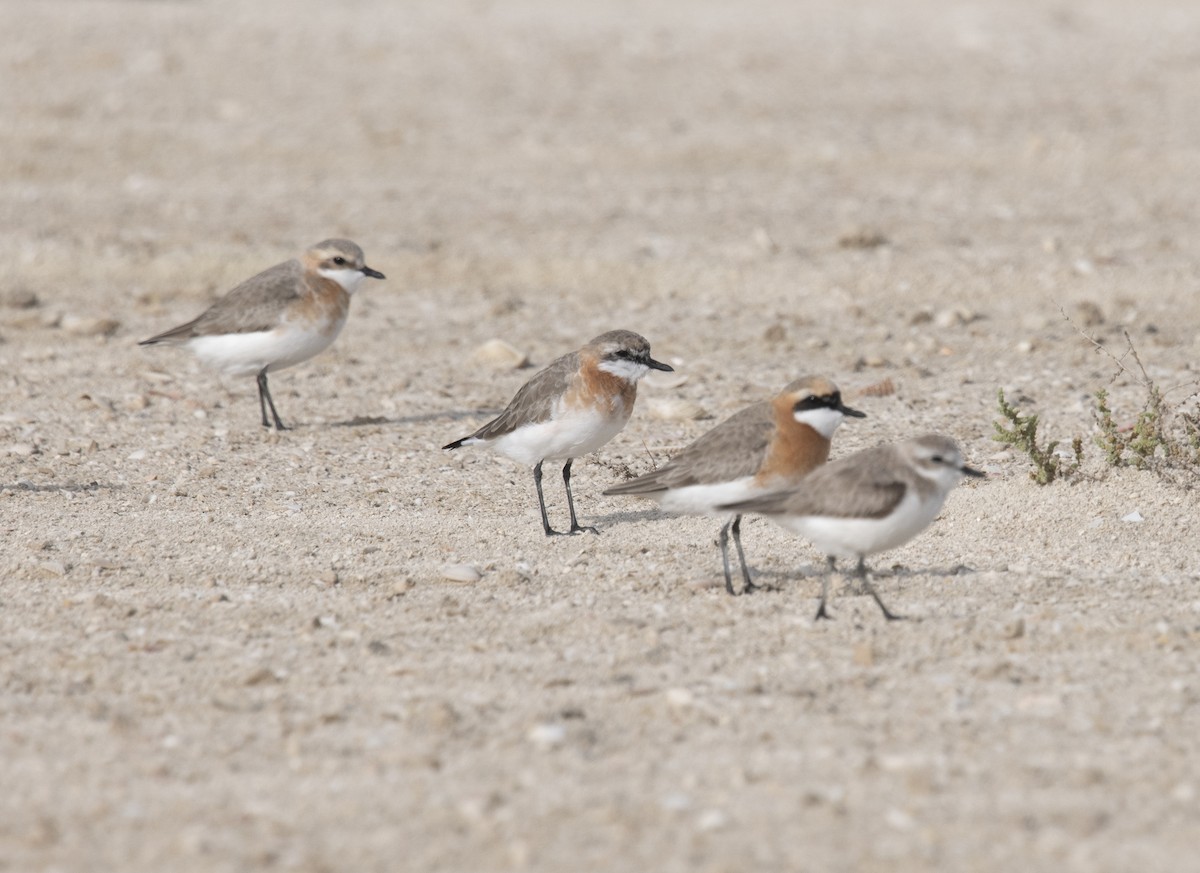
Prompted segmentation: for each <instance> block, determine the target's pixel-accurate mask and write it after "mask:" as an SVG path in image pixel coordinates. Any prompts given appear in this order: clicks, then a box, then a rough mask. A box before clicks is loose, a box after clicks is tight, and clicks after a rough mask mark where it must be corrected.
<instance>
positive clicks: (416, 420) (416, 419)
mask: <svg viewBox="0 0 1200 873" xmlns="http://www.w3.org/2000/svg"><path fill="white" fill-rule="evenodd" d="M501 412H503V410H501V409H447V410H443V411H441V412H422V413H419V414H417V415H401V416H399V417H396V418H389V417H388V416H386V415H356V416H354V418H348V419H346V420H345V421H331V422H329V423H328V424H327V425H325V426H326V427H368V426H370V425H381V424H386V425H406V424H427V423H429V422H431V421H462V420H463V419H466V418H495V417H496V416H497V415H499V414H500V413H501Z"/></svg>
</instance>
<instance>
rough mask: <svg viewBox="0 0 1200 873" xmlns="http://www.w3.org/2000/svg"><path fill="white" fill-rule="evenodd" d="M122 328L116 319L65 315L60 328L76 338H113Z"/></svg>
mask: <svg viewBox="0 0 1200 873" xmlns="http://www.w3.org/2000/svg"><path fill="white" fill-rule="evenodd" d="M120 326H121V322H119V321H117V320H116V319H115V318H98V317H96V316H91V315H69V314H68V315H64V316H63V317H62V321H60V322H59V327H61V328H62V329H63V330H65V331H66V332H67V333H69V334H74V335H75V336H112V335H113V334H114V333H116V332H117V329H118V328H119V327H120Z"/></svg>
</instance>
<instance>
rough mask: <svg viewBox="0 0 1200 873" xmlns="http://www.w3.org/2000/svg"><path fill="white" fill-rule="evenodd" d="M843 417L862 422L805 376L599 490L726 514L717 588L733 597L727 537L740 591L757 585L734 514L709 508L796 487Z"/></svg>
mask: <svg viewBox="0 0 1200 873" xmlns="http://www.w3.org/2000/svg"><path fill="white" fill-rule="evenodd" d="M847 416H850V417H852V418H864V417H865V416H866V413H863V412H860V411H858V410H857V409H851V408H850V407H849V406H846V404H845V403H843V402H842V393H841V391H839V390H838V387H837V385H835V384H834V383H833V382H832V381H830V380H829V379H828V378H826V377H824V376H805V377H803V378H801V379H797V380H795V381H794V382H791V383H790V384H788V385H787V387H785V388H784V389H783V391H781V392H780V393H779V394H777V395H776V396H775V397H774V398H772V399H770V400H763V401H760V402H758V403H754V404H751V405H750V406H747V407H746V408H744V409H742V410H740V411H738V412H736V413H734V414H733V415H732V416H730V417H729V418H727V419H725V420H724V421H723V422H721V423H720V424H718V425H717V426H716V427H714V428H713V429H712V430H710V431H708V432H707V433H705V434H704V435H703V436H701V437H700V438H699V439H697V440H696V441H695V442H693V443H691V444H690V445H689V446H687V447H686V448H685V449H683V451H681V452H680V453H679V454H677V455H676V456H675V457H673V458H671V460H670V461H668V462H667V463H666V464H664V465H663V466H661V467H659V468H658V469H657V470H654V471H653V472H650V473H647V474H645V475H644V476H639V477H638V478H636V479H631V480H630V481H628V482H622V483H621V484H619V485H614V486H613V487H611V488H609V489H608V490H607V491H605V492H604V493H605V494H609V495H625V494H628V495H637V496H641V497H649V498H651V499H653V500H656V501H658V504H659V506H660V507H662V509H663V510H665V511H667V512H675V513H682V514H686V515H718V516H728V519H727V520H726V522H725V524H724V525H723V526H722V527H721V532H720V534H719V536H718V540H717V541H718V543H719V545H720V548H721V562H722V566H723V569H724V572H725V590H726V591H728V592H729V593H730V594H737V591H736V590H735V589H734V587H733V577H732V574H731V573H730V571H729V536H730V534H731V533H732V534H733V543H734V545H735V546H736V547H737V554H738V560H739V561H740V562H741V568H742V580H743V586H742V591H743V592H750V591H753V590H755V588H756V587H757V586H756V585H755V584H754V583H753V582H752V581H751V579H750V569H749V567H747V566H746V555H745V552H744V551H743V550H742V538H741V524H742V516H741V514H740V513H729V512H726V511H722V510H719V509H718V508H717V507H718V506H720V505H721V504H725V503H733V502H735V501H739V500H747V499H749V498H751V497H754V496H756V495H760V494H766V493H768V492H771V491H777V490H781V489H783V488H787V487H789V486H791V485H795V484H797V483H798V482H799V481H800V479H802V478H803V477H804V476H805V475H807V474H808V473H809V472H811V471H812V470H813V469H815V468H816V467H819V466H820V465H821V464H824V463H825V461H826V460H828V458H829V449H830V445H831V440H832V438H833V434H834V431H836V430H837V429H838V426H839V425H841V423H842V422H843V421H844V420H845V419H846V417H847Z"/></svg>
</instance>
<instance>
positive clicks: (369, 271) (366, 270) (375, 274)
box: [362, 267, 387, 279]
mask: <svg viewBox="0 0 1200 873" xmlns="http://www.w3.org/2000/svg"><path fill="white" fill-rule="evenodd" d="M362 274H363V275H364V276H370V277H371V278H372V279H386V278H387V276H385V275H383V273H381V272H379V271H378V270H372V269H371V268H370V267H363V268H362Z"/></svg>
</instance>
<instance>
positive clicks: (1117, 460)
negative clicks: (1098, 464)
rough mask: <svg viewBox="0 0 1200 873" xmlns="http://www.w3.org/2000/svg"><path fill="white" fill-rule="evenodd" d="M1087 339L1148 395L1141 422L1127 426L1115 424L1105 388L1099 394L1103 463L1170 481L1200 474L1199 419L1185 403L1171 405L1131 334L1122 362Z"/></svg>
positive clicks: (1097, 417) (1098, 435)
mask: <svg viewBox="0 0 1200 873" xmlns="http://www.w3.org/2000/svg"><path fill="white" fill-rule="evenodd" d="M1084 336H1086V337H1087V338H1088V339H1089V340H1091V342H1092V343H1093V345H1095V346H1096V349H1097V351H1100V352H1102V353H1103V354H1105V355H1107V356H1108V357H1109V358H1111V359H1112V360H1113V361H1114V362H1115V363H1116V364H1117V366H1118V367H1119V368H1120V370H1121V371H1123V372H1125V373H1126V374H1127V375H1128V376H1129V377H1130V378H1132V379H1133V380H1134V381H1135V382H1137V383H1138V384H1139V385H1141V386H1142V387H1143V388H1144V389H1145V391H1146V396H1145V399H1144V401H1143V402H1142V408H1141V410H1140V411H1139V412H1138V414H1137V418H1136V419H1134V421H1133V424H1131V425H1127V426H1125V427H1120V426H1119V425H1118V424H1117V419H1116V416H1115V415H1114V414H1113V410H1112V406H1111V405H1110V403H1109V396H1108V391H1107V390H1106V389H1104V388H1100V389H1098V390H1097V391H1096V424H1097V426H1098V427H1099V428H1100V432H1099V433H1098V434H1097V435H1096V444H1097V445H1098V446H1099V447H1100V448H1101V450H1102V451H1103V452H1104V460H1105V462H1106V463H1107V464H1108V465H1109V466H1110V467H1136V468H1138V469H1140V470H1154V471H1155V472H1157V473H1159V474H1160V475H1164V476H1168V477H1169V478H1170V471H1180V472H1185V473H1188V474H1191V475H1196V474H1200V415H1198V414H1197V413H1196V412H1191V413H1189V412H1186V411H1184V409H1183V408H1182V403H1181V404H1172V403H1170V402H1168V401H1167V399H1166V393H1167V392H1165V391H1163V389H1161V388H1160V387H1159V386H1158V384H1157V383H1155V381H1154V380H1153V379H1151V378H1150V375H1149V374H1148V373H1147V372H1146V368H1145V367H1144V366H1143V365H1142V361H1141V358H1140V357H1139V356H1138V352H1137V349H1136V348H1135V347H1134V345H1133V340H1131V339H1130V338H1129V334H1128V333H1126V334H1125V343H1126V351H1125V354H1124V355H1122V356H1121V357H1119V358H1118V357H1117V356H1116V355H1114V354H1113V353H1112V352H1110V351H1109V350H1108V349H1107V348H1105V347H1104V345H1103V344H1101V343H1100V342H1099V341H1098V340H1096V339H1095V338H1093V337H1091V336H1088V334H1086V333H1085V334H1084ZM1127 357H1129V358H1132V359H1133V361H1134V363H1135V364H1136V365H1137V369H1136V370H1134V369H1132V368H1131V367H1129V365H1127V364H1126V363H1125V358H1127ZM1177 387H1186V386H1177ZM1171 390H1174V389H1171ZM1195 396H1196V395H1195V393H1193V394H1192V395H1191V397H1192V398H1194V397H1195ZM1187 399H1191V398H1185V401H1184V402H1186V400H1187Z"/></svg>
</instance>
